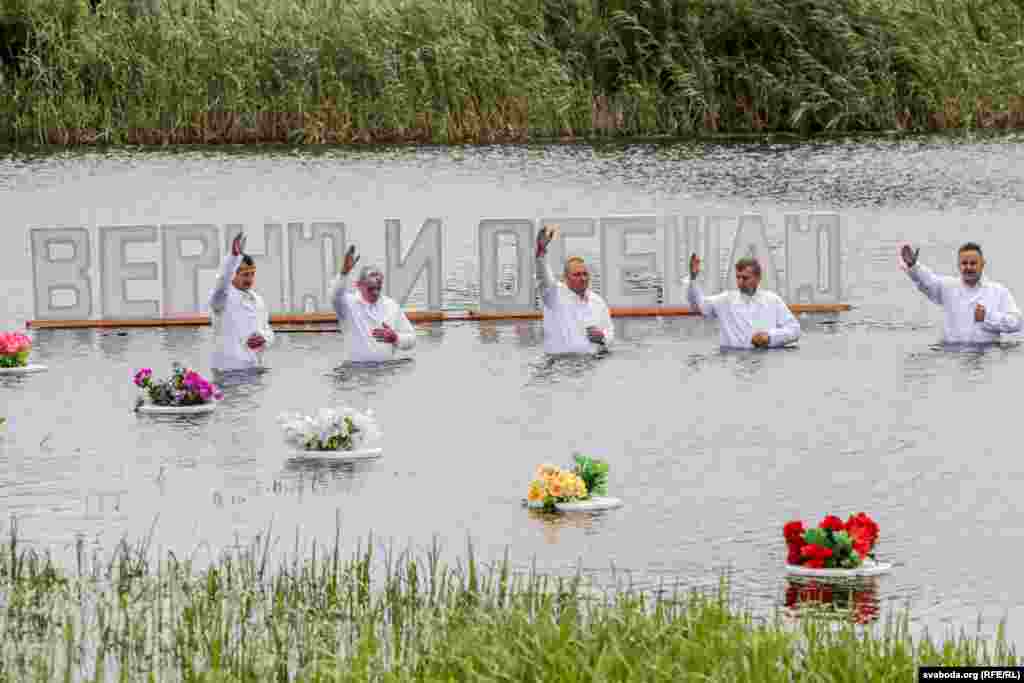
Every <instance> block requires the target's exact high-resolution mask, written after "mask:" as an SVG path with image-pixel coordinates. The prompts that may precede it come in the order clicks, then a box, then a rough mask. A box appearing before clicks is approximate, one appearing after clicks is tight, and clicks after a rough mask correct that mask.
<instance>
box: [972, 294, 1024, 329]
mask: <svg viewBox="0 0 1024 683" xmlns="http://www.w3.org/2000/svg"><path fill="white" fill-rule="evenodd" d="M981 326H982V328H983V329H984V330H985V331H986V332H993V333H996V334H1012V333H1014V332H1020V329H1021V316H1020V309H1019V308H1017V302H1016V301H1014V299H1013V294H1011V293H1010V290H1008V289H1004V290H1003V291H1002V295H1001V296H1000V297H999V310H998V311H989V310H986V311H985V320H983V321H982V323H981Z"/></svg>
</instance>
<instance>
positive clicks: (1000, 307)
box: [900, 242, 1021, 344]
mask: <svg viewBox="0 0 1024 683" xmlns="http://www.w3.org/2000/svg"><path fill="white" fill-rule="evenodd" d="M920 251H921V250H920V249H913V248H911V246H910V245H909V244H905V245H903V247H902V248H901V249H900V256H901V258H902V259H903V263H904V265H905V266H906V271H907V275H908V276H910V279H911V280H912V281H913V283H914V284H915V285H917V288H918V289H919V290H921V292H922V293H923V294H924V295H925V296H926V297H928V299H929V300H930V301H932V302H933V303H936V304H938V305H940V306H942V308H943V310H944V311H945V322H944V325H943V328H944V329H943V339H942V340H943V342H945V343H947V344H987V343H991V342H997V341H999V338H1000V335H1003V334H1011V333H1013V332H1020V329H1021V315H1020V309H1018V308H1017V302H1016V301H1014V300H1013V295H1012V294H1010V290H1008V289H1007V288H1006V287H1004V286H1003V285H1001V284H999V283H998V282H993V281H992V280H989V279H988V278H984V277H982V273H983V272H984V270H985V257H984V256H983V255H982V253H981V247H980V246H978V245H977V244H975V243H974V242H968V243H966V244H964V245H963V246H962V247H960V249H959V250H957V257H958V260H959V263H960V278H959V279H958V278H955V277H949V276H940V275H936V274H935V273H933V272H932V271H930V270H929V269H928V268H926V267H925V266H924V265H923V264H921V263H918V262H917V255H918V253H919V252H920Z"/></svg>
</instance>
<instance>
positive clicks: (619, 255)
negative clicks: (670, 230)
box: [601, 216, 658, 306]
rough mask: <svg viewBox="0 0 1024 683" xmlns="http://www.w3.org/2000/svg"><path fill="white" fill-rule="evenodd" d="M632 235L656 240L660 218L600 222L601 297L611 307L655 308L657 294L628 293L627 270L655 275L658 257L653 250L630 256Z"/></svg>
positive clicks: (619, 218)
mask: <svg viewBox="0 0 1024 683" xmlns="http://www.w3.org/2000/svg"><path fill="white" fill-rule="evenodd" d="M630 235H638V236H645V237H650V238H657V236H658V218H657V216H615V217H611V218H602V219H601V295H602V296H603V297H604V299H605V301H606V302H608V305H609V306H652V305H654V304H655V303H657V300H656V298H657V294H656V292H654V291H649V292H627V291H626V288H625V276H626V271H627V269H628V270H631V271H633V272H647V273H651V274H654V273H655V272H657V269H658V255H657V253H655V252H653V251H644V252H634V253H630V252H629V250H628V248H627V246H628V245H627V240H628V238H629V236H630Z"/></svg>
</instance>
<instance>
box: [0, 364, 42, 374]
mask: <svg viewBox="0 0 1024 683" xmlns="http://www.w3.org/2000/svg"><path fill="white" fill-rule="evenodd" d="M48 369H49V368H47V367H46V366H45V365H32V364H29V365H22V366H19V367H16V368H0V375H31V374H34V373H36V372H45V371H46V370H48Z"/></svg>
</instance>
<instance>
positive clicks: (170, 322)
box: [25, 304, 852, 331]
mask: <svg viewBox="0 0 1024 683" xmlns="http://www.w3.org/2000/svg"><path fill="white" fill-rule="evenodd" d="M789 308H790V310H792V311H793V313H794V314H796V315H800V314H801V313H841V312H844V311H849V310H850V309H851V308H852V307H851V306H850V305H849V304H793V305H792V306H790V307H789ZM611 314H612V317H613V318H661V317H664V318H670V317H677V316H685V315H696V312H695V311H691V310H690V309H689V308H688V307H686V306H638V307H616V308H612V309H611ZM406 315H407V316H409V321H410V322H413V323H431V322H456V321H507V320H540V319H541V318H543V313H542V312H541V311H523V312H521V313H485V312H481V311H406ZM270 323H271V324H272V325H274V326H275V327H277V326H282V327H291V326H300V325H306V326H308V325H317V324H319V325H323V324H332V325H337V323H338V318H337V316H335V314H334V313H282V314H278V315H272V316H270ZM209 324H210V319H209V317H208V316H205V315H184V316H172V317H169V318H134V319H129V318H125V319H103V320H30V321H28V322H27V323H25V326H26V327H29V328H33V329H37V330H46V329H50V330H55V329H64V330H68V329H88V328H110V327H201V326H203V325H209ZM305 329H308V330H319V329H324V328H310V327H307V328H305ZM331 329H332V328H328V329H326V331H331ZM282 331H284V330H282ZM294 331H300V330H294Z"/></svg>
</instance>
